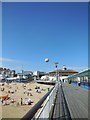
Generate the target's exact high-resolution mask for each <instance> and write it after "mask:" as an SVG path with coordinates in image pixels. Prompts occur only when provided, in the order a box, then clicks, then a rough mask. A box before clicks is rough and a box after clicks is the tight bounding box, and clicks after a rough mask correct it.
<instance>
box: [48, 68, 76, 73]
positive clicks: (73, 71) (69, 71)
mask: <svg viewBox="0 0 90 120" xmlns="http://www.w3.org/2000/svg"><path fill="white" fill-rule="evenodd" d="M55 72H59V73H78V72H77V71H75V70H71V69H66V70H62V69H58V70H54V71H52V72H49V73H55Z"/></svg>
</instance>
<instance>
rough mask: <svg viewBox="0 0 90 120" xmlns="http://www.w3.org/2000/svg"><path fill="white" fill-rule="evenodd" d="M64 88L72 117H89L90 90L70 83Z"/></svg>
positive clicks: (65, 84) (64, 85)
mask: <svg viewBox="0 0 90 120" xmlns="http://www.w3.org/2000/svg"><path fill="white" fill-rule="evenodd" d="M62 88H63V92H64V95H65V98H66V101H67V104H68V109H69V111H70V115H71V118H88V90H86V89H83V88H81V87H79V86H73V85H71V84H68V83H63V84H62Z"/></svg>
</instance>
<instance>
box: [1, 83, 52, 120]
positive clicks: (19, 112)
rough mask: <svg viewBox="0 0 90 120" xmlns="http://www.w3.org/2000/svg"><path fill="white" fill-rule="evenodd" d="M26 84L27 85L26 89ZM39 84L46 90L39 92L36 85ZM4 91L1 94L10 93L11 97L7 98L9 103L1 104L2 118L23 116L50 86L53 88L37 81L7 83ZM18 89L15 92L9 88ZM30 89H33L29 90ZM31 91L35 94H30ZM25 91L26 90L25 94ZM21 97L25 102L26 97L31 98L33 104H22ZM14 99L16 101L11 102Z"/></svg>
mask: <svg viewBox="0 0 90 120" xmlns="http://www.w3.org/2000/svg"><path fill="white" fill-rule="evenodd" d="M24 85H26V87H25V89H24V87H23V86H24ZM36 86H39V87H40V90H41V89H42V88H43V89H44V90H41V93H37V92H36V89H35V87H36ZM1 87H4V89H5V90H4V91H2V94H1V92H0V94H1V95H9V96H10V99H9V100H6V103H7V104H9V105H5V106H4V105H0V115H1V114H2V118H22V117H23V116H24V115H25V114H26V113H27V112H28V111H29V110H30V109H31V108H32V107H33V106H34V105H35V104H36V103H37V102H38V101H39V100H40V99H41V98H42V97H43V96H44V95H45V94H46V93H47V92H48V88H51V87H52V86H50V85H44V84H38V83H35V82H31V83H25V84H24V83H9V85H8V84H7V83H5V85H4V86H0V90H1ZM13 89H16V90H17V91H16V92H15V93H8V91H9V90H13ZM28 89H32V90H31V91H29V90H28ZM28 91H29V92H31V93H32V95H33V96H28V95H27V92H28ZM24 92H26V93H25V94H24ZM21 98H22V99H23V104H24V101H25V98H30V99H31V100H32V101H33V103H32V105H22V106H21ZM12 99H14V101H15V102H14V103H11V100H12ZM4 103H5V101H4Z"/></svg>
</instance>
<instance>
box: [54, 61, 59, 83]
mask: <svg viewBox="0 0 90 120" xmlns="http://www.w3.org/2000/svg"><path fill="white" fill-rule="evenodd" d="M54 64H55V67H56V81H58V69H57V67H58V64H59V63H58V62H55V63H54Z"/></svg>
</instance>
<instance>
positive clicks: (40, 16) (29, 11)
mask: <svg viewBox="0 0 90 120" xmlns="http://www.w3.org/2000/svg"><path fill="white" fill-rule="evenodd" d="M2 20H3V24H2V25H3V29H2V37H3V39H2V61H3V66H6V67H8V68H11V69H15V70H17V71H18V70H20V69H22V67H23V69H25V70H32V71H36V70H41V71H51V70H53V69H55V67H54V62H59V66H58V68H61V67H62V66H63V65H66V66H68V67H69V68H72V69H78V68H84V67H87V66H88V3H85V2H80V3H79V2H77V3H73V2H72V3H70V2H59V3H57V2H56V3H55V2H46V3H44V2H42V3H40V2H37V3H35V2H33V3H31V2H28V3H27V2H26V3H25V2H20V3H19V2H17V3H12V2H11V3H10V2H8V3H3V7H2ZM47 57H48V58H49V60H50V61H49V62H48V63H45V62H44V59H45V58H47Z"/></svg>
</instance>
